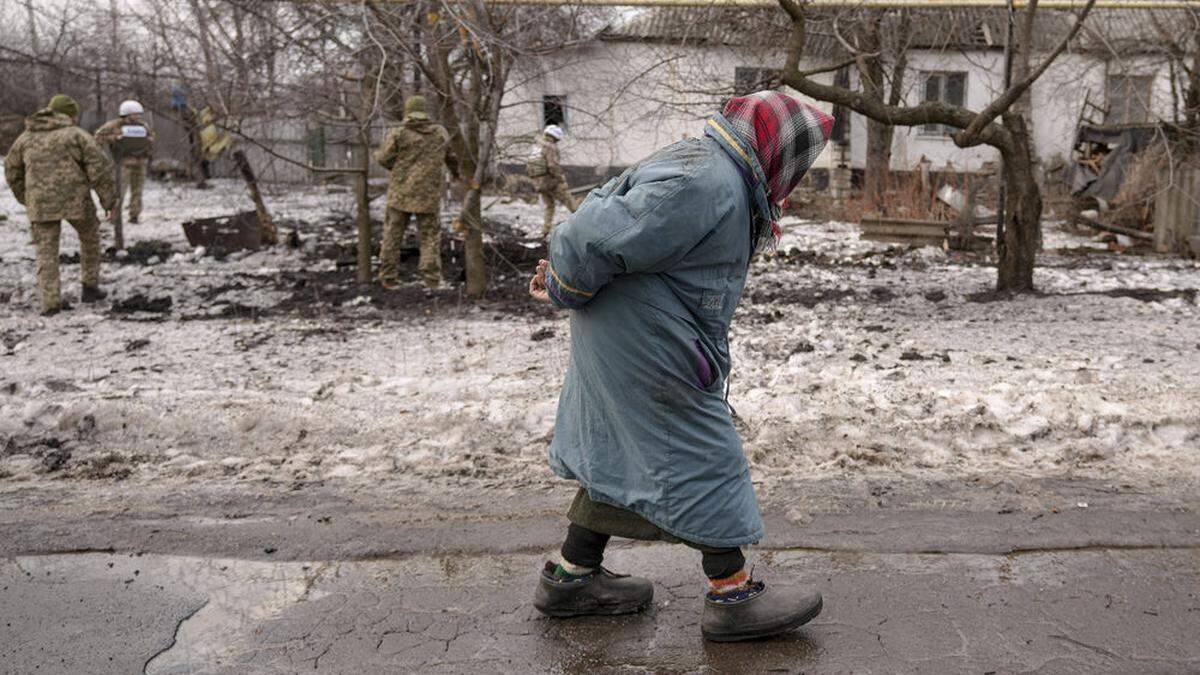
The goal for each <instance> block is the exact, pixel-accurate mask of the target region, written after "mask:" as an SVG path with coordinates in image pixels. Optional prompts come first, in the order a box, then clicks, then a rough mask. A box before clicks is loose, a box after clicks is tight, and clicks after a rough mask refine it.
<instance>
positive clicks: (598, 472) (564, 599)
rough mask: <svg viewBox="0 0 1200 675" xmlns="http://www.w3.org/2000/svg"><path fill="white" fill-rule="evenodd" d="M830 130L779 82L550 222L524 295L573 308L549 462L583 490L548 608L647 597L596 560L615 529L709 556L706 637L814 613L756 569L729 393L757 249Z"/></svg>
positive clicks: (809, 602)
mask: <svg viewBox="0 0 1200 675" xmlns="http://www.w3.org/2000/svg"><path fill="white" fill-rule="evenodd" d="M832 124H833V120H832V118H830V117H829V116H827V115H825V114H824V113H822V112H820V111H819V110H817V109H815V108H813V107H810V106H808V105H805V104H803V103H801V102H799V101H797V100H795V99H793V98H791V97H789V96H787V95H785V94H782V93H779V92H774V91H764V92H759V93H756V94H752V95H750V96H745V97H741V98H735V99H733V100H731V101H730V102H729V103H728V104H726V106H725V108H724V110H723V113H722V114H720V115H715V116H713V117H712V118H711V119H709V120H708V124H707V126H706V128H705V134H704V136H703V137H702V138H697V139H689V140H685V141H681V142H679V143H676V144H674V145H671V146H669V147H667V148H664V149H662V150H659V151H658V152H656V153H655V154H654V155H652V156H650V157H649V158H648V159H645V160H643V161H642V162H640V163H638V164H637V165H635V166H633V167H632V168H630V169H629V170H627V171H626V172H625V173H624V174H622V175H621V176H619V177H617V178H614V179H613V180H611V181H609V182H608V184H606V185H604V186H603V187H602V188H600V189H598V190H596V191H594V192H592V194H591V195H589V196H588V198H587V200H586V201H585V202H584V203H583V205H582V206H581V207H580V209H579V211H578V212H577V213H576V214H575V215H574V216H573V217H572V218H571V219H570V220H568V221H567V222H566V223H564V224H562V225H560V226H559V227H558V228H557V229H555V230H554V232H553V235H552V237H551V240H550V259H549V261H542V262H541V263H540V264H539V267H538V272H537V275H536V276H535V277H534V278H533V279H532V280H531V281H530V293H531V294H532V295H533V296H534V297H535V298H538V299H540V300H543V301H546V302H550V303H552V304H554V305H555V306H558V307H561V308H565V309H568V310H571V360H570V366H569V368H568V371H567V377H566V382H565V383H564V384H563V389H562V393H561V395H560V398H559V403H558V416H557V420H556V423H555V433H554V441H553V443H552V444H551V446H550V465H551V468H552V469H553V470H554V472H555V473H556V474H558V475H559V476H562V477H564V478H569V479H574V480H577V481H578V482H579V483H580V485H581V488H580V490H579V492H578V494H577V495H576V497H575V501H574V503H572V504H571V507H570V510H569V511H568V514H567V517H568V519H569V520H570V525H569V527H568V529H567V536H566V541H565V542H564V543H563V546H562V551H561V553H562V557H561V561H560V562H557V563H554V562H548V563H546V566H545V569H544V570H543V571H542V574H541V578H540V580H539V584H538V588H537V592H536V595H535V599H534V605H535V606H536V607H537V608H538V609H539V610H540V611H541V612H543V613H545V614H547V615H550V616H556V617H570V616H579V615H585V614H622V613H628V612H635V611H639V610H641V609H643V608H645V607H646V606H648V605H649V604H650V602H651V600H652V598H653V594H654V588H653V585H652V584H651V582H650V581H649V580H647V579H642V578H638V577H631V576H624V575H618V574H614V573H612V572H610V571H608V570H607V569H605V568H604V567H602V566H601V563H602V561H603V557H604V548H605V545H606V544H607V543H608V540H609V538H610V537H612V536H618V537H626V538H631V539H643V540H661V541H669V542H676V543H683V544H686V545H687V546H690V547H692V548H695V549H698V550H699V551H700V553H701V558H702V564H703V569H704V573H705V575H706V576H707V577H708V581H709V589H708V593H707V594H706V596H705V599H704V610H703V616H702V620H701V631H702V633H703V635H704V637H706V638H708V639H710V640H716V641H736V640H746V639H752V638H759V637H766V636H769V635H775V634H778V633H782V632H785V631H788V630H791V629H793V628H795V627H797V626H800V625H802V624H804V623H806V622H808V621H810V620H811V619H812V618H813V617H815V616H816V615H817V614H818V613H819V612H820V611H821V596H820V595H819V594H817V593H803V592H799V591H796V590H791V589H783V588H777V587H775V586H771V587H767V586H766V585H765V584H764V583H763V582H762V581H757V580H754V579H752V578H750V575H749V573H748V572H747V570H746V559H745V557H744V556H743V554H742V551H741V547H743V546H746V545H748V544H753V543H756V542H758V541H759V540H760V539H761V538H762V536H763V524H762V517H761V515H760V514H759V509H758V501H757V499H756V497H755V494H754V488H753V486H752V485H751V482H750V470H749V465H748V463H747V461H746V458H745V456H744V455H743V453H742V445H741V441H740V440H739V438H738V435H737V432H736V431H735V429H734V427H733V421H732V418H731V415H730V410H729V407H728V405H727V403H726V401H725V397H724V395H723V394H724V392H725V380H726V377H727V376H728V374H729V370H730V357H729V341H728V334H729V323H730V321H731V319H732V318H733V311H734V308H735V307H736V306H737V303H738V299H739V298H740V297H741V294H742V289H743V287H744V286H745V283H746V274H747V269H748V266H749V264H750V259H751V257H752V256H753V255H754V253H755V252H756V251H758V250H760V249H762V248H764V247H766V246H769V245H770V244H772V243H773V242H774V241H775V240H776V239H777V238H778V236H779V227H778V225H777V221H778V218H779V215H780V206H781V204H782V202H783V201H784V200H785V199H786V198H787V196H788V194H789V193H791V191H792V189H793V188H795V186H796V184H797V183H799V181H800V179H801V178H802V177H803V176H804V174H805V172H806V171H808V169H809V167H811V166H812V164H813V162H814V161H815V160H816V158H817V155H818V154H819V153H820V152H821V149H822V148H823V147H824V146H825V143H826V141H827V140H828V137H829V133H830V130H831V127H832Z"/></svg>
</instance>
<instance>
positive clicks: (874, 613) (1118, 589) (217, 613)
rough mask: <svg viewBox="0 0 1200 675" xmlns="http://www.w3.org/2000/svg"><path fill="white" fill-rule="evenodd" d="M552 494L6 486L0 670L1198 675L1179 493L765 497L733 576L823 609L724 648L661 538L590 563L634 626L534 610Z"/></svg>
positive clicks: (554, 531)
mask: <svg viewBox="0 0 1200 675" xmlns="http://www.w3.org/2000/svg"><path fill="white" fill-rule="evenodd" d="M569 495H570V491H569V488H566V487H564V488H563V489H562V490H554V491H550V492H546V493H538V494H501V493H497V494H475V495H473V496H471V497H468V496H467V495H466V494H465V493H458V494H455V493H454V492H453V491H448V492H447V493H445V494H441V495H435V494H425V493H422V494H415V493H414V494H396V493H395V492H394V491H393V492H389V491H387V490H383V489H380V490H376V491H371V490H346V489H344V488H338V487H336V486H331V487H329V488H325V489H321V490H316V491H310V492H308V493H303V494H296V493H294V492H279V491H272V490H269V489H258V490H255V489H248V488H246V487H244V486H227V487H226V488H219V489H218V488H213V487H212V486H207V487H205V486H193V487H190V488H189V487H182V486H177V487H176V488H174V489H166V488H149V487H146V488H144V489H141V490H125V491H121V490H111V491H109V490H107V489H105V490H99V491H98V490H97V489H96V487H95V486H87V485H80V484H73V485H40V486H36V487H26V488H20V489H9V490H5V491H3V492H0V556H2V558H0V672H12V673H29V672H39V673H81V672H87V673H136V672H149V673H294V672H313V671H315V672H328V673H362V672H455V673H457V672H465V673H477V672H561V673H597V672H599V673H605V672H613V673H626V672H729V673H740V672H746V673H750V672H788V673H801V672H803V673H1016V672H1042V673H1104V672H1113V673H1135V672H1136V673H1196V672H1200V512H1197V510H1196V506H1195V504H1194V499H1193V498H1192V497H1191V496H1190V495H1194V492H1193V491H1192V490H1191V489H1190V487H1188V488H1187V489H1183V486H1171V485H1167V486H1159V487H1157V488H1155V489H1146V488H1145V487H1144V486H1143V487H1135V486H1128V485H1125V486H1122V485H1116V484H1111V483H1096V482H1088V481H1072V480H1061V481H1045V480H1043V481H1035V480H1015V479H1014V480H1000V481H973V482H969V483H954V482H944V483H919V482H912V481H903V480H896V481H882V482H875V483H870V482H866V483H864V482H862V481H817V482H812V483H807V484H803V485H795V486H789V487H787V488H786V489H780V490H773V491H771V492H770V494H767V495H765V496H764V511H765V515H766V519H767V522H768V530H769V531H770V532H771V534H770V536H769V538H768V540H767V541H764V542H763V544H762V545H761V546H759V547H756V548H755V550H754V551H753V553H752V555H751V556H750V557H751V560H752V562H753V563H754V564H755V574H756V576H759V577H761V578H763V579H765V580H766V581H767V583H768V584H780V585H782V584H791V585H802V586H807V587H813V588H817V589H819V590H821V591H822V592H823V593H824V595H825V600H826V602H825V611H824V612H823V613H822V614H821V616H820V617H818V618H817V619H816V620H815V621H814V622H813V623H811V624H809V625H808V626H807V627H805V628H804V629H802V630H800V631H798V632H796V633H794V634H791V635H789V636H786V637H783V638H776V639H771V640H765V641H760V642H754V643H746V644H735V645H714V644H708V643H705V642H704V641H703V640H702V639H701V638H700V634H699V623H698V622H699V613H700V603H701V596H702V593H703V590H704V587H703V584H702V575H701V573H700V570H699V560H698V556H697V554H696V553H695V552H693V551H691V550H688V549H686V548H683V547H675V546H670V545H665V544H653V545H646V544H632V543H625V544H618V545H617V546H615V547H614V548H613V549H612V550H611V553H610V555H609V558H608V560H607V564H608V565H609V566H610V567H612V568H613V569H616V570H617V571H623V572H634V573H637V574H641V575H643V576H647V577H650V578H651V579H653V580H654V581H655V585H656V596H655V602H654V604H653V606H652V607H651V609H650V610H648V611H647V612H645V613H643V614H640V615H636V616H632V617H620V618H587V619H575V620H567V621H562V620H550V619H546V618H543V617H541V616H540V615H538V614H537V613H536V612H535V611H534V610H533V609H532V608H531V607H530V605H529V599H530V596H531V594H532V590H533V585H534V583H535V580H536V575H537V570H538V568H539V566H540V564H541V562H542V561H543V560H544V559H545V558H546V557H547V556H549V555H551V554H552V553H553V550H554V548H555V547H556V545H557V543H558V541H559V539H560V537H561V534H562V530H563V528H564V526H565V521H564V520H563V519H562V516H561V511H562V506H563V504H564V503H565V501H566V500H567V499H568V498H569ZM798 495H804V496H803V497H800V496H798ZM818 505H819V506H818Z"/></svg>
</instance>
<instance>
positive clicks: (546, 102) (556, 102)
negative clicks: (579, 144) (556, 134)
mask: <svg viewBox="0 0 1200 675" xmlns="http://www.w3.org/2000/svg"><path fill="white" fill-rule="evenodd" d="M547 106H554V107H557V108H558V112H559V117H560V118H561V119H559V120H558V121H551V117H550V115H547V114H546V113H547V112H548V111H549V109H548V107H547ZM551 124H557V125H558V126H560V127H562V129H563V131H566V130H567V129H568V126H567V95H566V94H542V129H545V128H546V127H548V126H550V125H551Z"/></svg>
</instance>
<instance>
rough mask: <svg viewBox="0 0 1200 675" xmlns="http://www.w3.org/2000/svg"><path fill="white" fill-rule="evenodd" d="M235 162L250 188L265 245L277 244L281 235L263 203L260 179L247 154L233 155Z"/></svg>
mask: <svg viewBox="0 0 1200 675" xmlns="http://www.w3.org/2000/svg"><path fill="white" fill-rule="evenodd" d="M233 161H234V162H236V163H237V165H238V169H240V170H241V172H242V179H243V180H245V181H246V187H248V188H250V199H252V200H254V210H255V211H256V212H257V213H258V222H259V224H260V225H261V226H262V241H263V243H264V244H275V243H277V242H278V241H279V234H278V232H276V230H275V221H273V220H271V214H270V213H268V212H267V205H266V203H265V202H263V198H262V193H260V192H259V191H258V178H256V177H255V176H254V169H252V168H251V167H250V160H248V159H246V153H245V152H242V151H241V150H237V151H235V152H234V153H233Z"/></svg>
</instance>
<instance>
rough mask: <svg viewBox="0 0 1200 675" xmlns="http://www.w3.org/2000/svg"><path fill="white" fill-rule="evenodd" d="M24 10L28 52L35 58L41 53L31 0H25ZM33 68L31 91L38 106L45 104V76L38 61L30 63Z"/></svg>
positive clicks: (35, 14) (35, 15) (35, 16)
mask: <svg viewBox="0 0 1200 675" xmlns="http://www.w3.org/2000/svg"><path fill="white" fill-rule="evenodd" d="M25 11H26V13H27V16H28V19H29V53H30V54H32V55H33V58H34V59H37V58H38V57H40V56H41V55H42V48H41V44H40V43H39V41H38V31H37V13H36V12H35V11H34V9H33V0H25ZM30 66H31V67H32V69H33V91H34V93H35V95H36V96H37V104H38V105H39V106H42V105H46V96H47V94H46V76H45V73H44V72H43V69H42V64H40V63H36V62H33V63H30Z"/></svg>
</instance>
